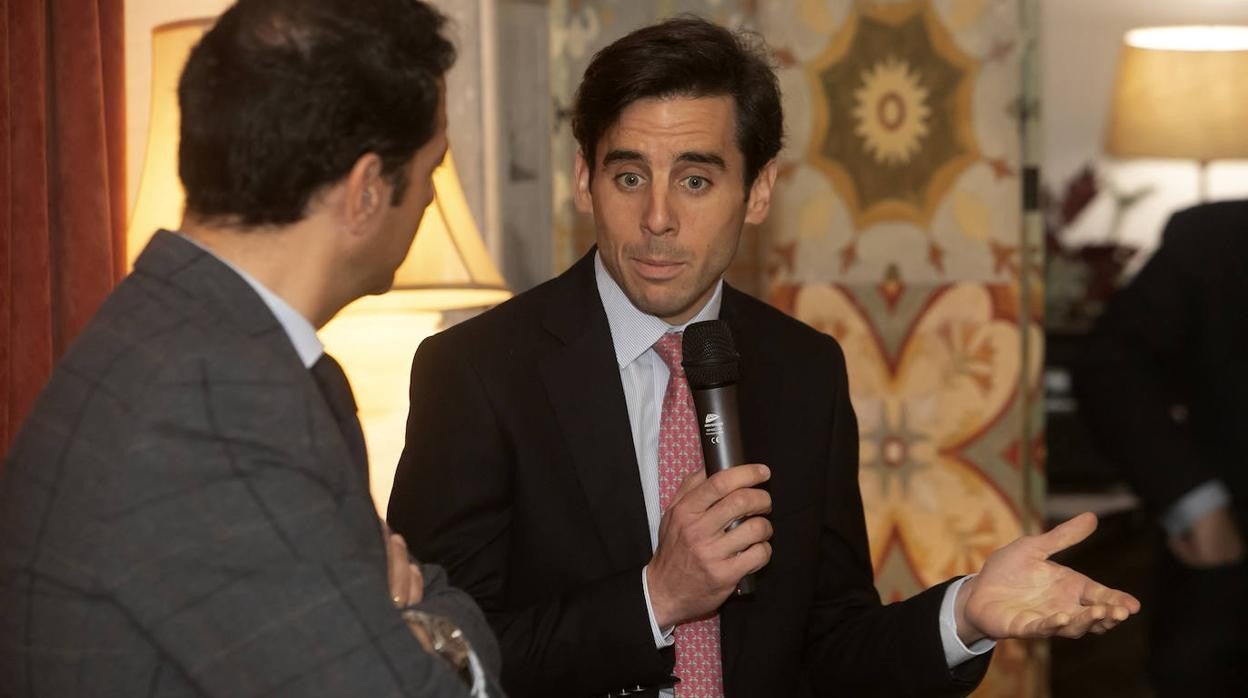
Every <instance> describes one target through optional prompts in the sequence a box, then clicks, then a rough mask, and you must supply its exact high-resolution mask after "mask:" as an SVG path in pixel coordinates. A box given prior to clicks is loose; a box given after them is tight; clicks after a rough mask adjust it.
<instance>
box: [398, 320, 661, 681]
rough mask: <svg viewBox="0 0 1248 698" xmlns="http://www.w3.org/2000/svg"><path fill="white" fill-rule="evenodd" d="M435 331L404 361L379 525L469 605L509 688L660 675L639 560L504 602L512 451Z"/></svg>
mask: <svg viewBox="0 0 1248 698" xmlns="http://www.w3.org/2000/svg"><path fill="white" fill-rule="evenodd" d="M446 337H447V335H445V334H444V335H438V336H435V337H431V338H430V339H428V340H426V341H425V342H423V343H422V344H421V346H420V348H419V349H418V350H417V352H416V356H415V359H414V360H413V363H412V383H411V412H410V414H409V418H408V425H407V443H406V446H405V448H404V451H403V455H402V458H401V459H400V461H399V466H398V470H397V472H396V474H395V482H394V489H393V491H392V493H391V496H390V505H389V510H388V514H387V517H388V519H389V523H390V527H391V528H392V529H394V530H395V531H397V532H398V533H401V534H402V535H403V536H404V538H406V539H407V541H408V544H409V546H410V547H411V549H412V551H413V554H414V555H416V556H417V557H418V558H420V559H422V560H426V561H430V562H435V563H437V564H440V565H443V566H444V567H446V569H447V572H448V573H449V574H450V578H451V581H452V583H454V584H455V585H456V586H458V587H460V588H462V589H464V590H465V591H467V592H468V593H469V594H471V595H472V597H473V598H474V599H475V600H476V601H477V603H479V604H480V605H481V608H482V610H484V611H485V613H486V616H487V618H488V619H489V622H490V625H491V626H492V627H493V629H494V632H495V633H496V635H497V636H498V640H499V644H500V646H501V649H502V656H503V683H504V685H506V686H507V687H508V690H509V691H511V692H512V693H513V694H514V695H550V694H552V693H553V694H556V695H589V694H595V693H599V694H601V693H605V692H607V691H610V690H616V689H619V688H621V687H623V686H626V685H628V686H634V685H638V684H642V685H645V684H657V683H660V682H662V681H663V680H664V679H665V678H666V677H667V676H669V675H670V673H671V660H670V658H669V657H670V653H665V652H661V651H659V650H658V649H656V648H655V646H654V639H653V635H652V633H651V630H650V623H649V616H648V613H647V609H646V606H645V598H644V595H643V592H642V586H641V568H640V567H638V568H636V569H630V570H626V571H623V572H620V573H618V574H615V575H612V576H609V577H606V578H602V579H598V580H594V581H593V582H590V583H587V584H583V585H580V586H577V587H574V588H572V589H571V590H568V591H565V592H563V593H558V594H554V593H552V595H551V596H550V597H549V599H547V600H546V601H544V602H542V603H539V604H535V605H531V606H526V607H517V606H515V605H513V604H509V603H508V599H507V581H508V580H507V575H508V571H509V570H513V571H514V570H517V569H523V568H524V565H525V564H526V561H517V560H512V559H510V557H509V555H510V553H509V546H508V531H509V527H510V526H511V524H512V518H513V517H512V506H513V503H514V499H515V498H514V496H513V488H514V486H515V485H514V473H513V471H514V468H515V465H514V464H515V455H514V454H513V453H512V445H511V444H510V443H509V440H508V439H507V437H506V435H505V434H504V433H503V430H502V428H501V423H502V422H501V420H500V419H499V417H498V416H497V415H496V414H495V412H494V406H493V404H492V403H491V401H490V399H489V397H488V396H487V393H486V391H485V388H484V385H483V382H482V380H481V378H480V377H479V375H478V374H477V373H476V372H475V371H474V369H473V367H472V366H471V365H470V363H469V361H468V360H467V358H466V357H465V355H464V353H463V351H462V350H459V349H457V347H456V346H455V345H454V343H453V342H448V341H446ZM513 573H514V572H513Z"/></svg>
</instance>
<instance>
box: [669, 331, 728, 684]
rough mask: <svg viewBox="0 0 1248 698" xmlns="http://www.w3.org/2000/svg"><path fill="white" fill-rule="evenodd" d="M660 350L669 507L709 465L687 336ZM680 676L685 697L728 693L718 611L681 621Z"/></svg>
mask: <svg viewBox="0 0 1248 698" xmlns="http://www.w3.org/2000/svg"><path fill="white" fill-rule="evenodd" d="M654 351H655V352H656V353H658V355H659V358H661V359H663V363H665V364H667V369H668V371H669V372H670V375H669V377H668V379H667V391H666V392H665V393H663V415H662V417H661V418H660V421H659V507H660V508H661V509H662V510H663V511H667V508H668V507H669V506H671V504H672V498H673V497H675V495H676V490H677V489H679V488H680V483H681V481H682V480H684V479H685V476H686V475H688V474H689V473H690V472H692V471H693V470H695V469H699V468H703V467H705V466H704V462H703V460H702V442H701V441H699V439H698V420H697V417H696V416H695V415H694V411H693V397H692V396H691V395H690V394H689V383H688V382H686V381H685V369H684V367H682V366H681V365H680V357H681V335H680V334H678V333H674V332H669V333H667V334H665V335H663V337H662V338H660V339H659V341H657V342H655V343H654ZM676 676H677V677H679V678H680V683H678V684H676V695H677V696H678V697H679V698H719V697H720V696H723V695H724V678H723V666H722V662H721V660H720V654H719V614H718V613H717V614H715V615H713V616H711V617H709V618H706V619H703V620H699V621H694V622H691V623H685V624H684V625H678V626H676Z"/></svg>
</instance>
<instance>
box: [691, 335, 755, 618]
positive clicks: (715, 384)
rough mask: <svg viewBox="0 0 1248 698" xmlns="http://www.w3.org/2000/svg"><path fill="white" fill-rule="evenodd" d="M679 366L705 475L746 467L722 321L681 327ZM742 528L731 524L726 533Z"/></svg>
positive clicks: (748, 590) (748, 579)
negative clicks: (689, 396)
mask: <svg viewBox="0 0 1248 698" xmlns="http://www.w3.org/2000/svg"><path fill="white" fill-rule="evenodd" d="M681 353H682V358H681V362H680V363H681V366H683V367H684V369H685V378H686V380H688V382H689V392H690V393H692V394H693V406H694V409H695V411H696V412H697V415H698V435H699V436H700V437H701V439H702V457H703V459H704V460H705V461H706V476H707V477H710V476H712V475H714V474H715V473H718V472H721V471H723V470H727V469H728V468H731V467H733V466H736V465H741V464H742V463H744V462H745V450H744V449H743V448H742V447H741V420H740V416H739V415H740V411H739V410H738V409H737V380H738V378H739V376H740V369H739V366H738V361H739V360H740V355H739V354H737V348H736V345H735V344H734V343H733V341H732V331H731V330H729V329H728V323H726V322H724V321H723V320H706V321H704V322H695V323H693V324H691V325H689V326H688V327H686V328H685V333H684V338H683V339H682V341H681ZM739 523H741V522H740V521H739V520H738V521H733V522H732V523H731V524H729V526H728V530H732V529H733V528H736V526H737V524H739ZM736 593H737V595H738V596H741V595H746V594H752V593H754V575H753V574H747V575H746V576H744V577H742V578H741V581H740V582H737V591H736Z"/></svg>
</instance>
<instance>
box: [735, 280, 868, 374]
mask: <svg viewBox="0 0 1248 698" xmlns="http://www.w3.org/2000/svg"><path fill="white" fill-rule="evenodd" d="M724 292H725V301H726V302H727V303H729V304H730V306H731V308H732V310H731V312H732V313H733V314H734V315H735V316H736V317H737V318H739V322H738V323H736V324H738V325H739V326H740V327H741V330H742V331H748V332H751V333H755V332H757V333H762V335H763V336H767V337H769V338H770V339H771V340H772V343H773V344H774V345H776V346H779V347H783V348H784V350H785V351H786V352H802V353H803V354H806V353H810V352H814V353H817V354H828V355H830V356H831V357H833V358H834V359H835V360H838V361H840V362H842V363H843V362H844V352H843V351H842V350H841V345H840V343H839V342H837V341H836V338H834V337H832V336H831V335H828V334H825V333H823V332H820V331H819V330H817V329H815V328H813V327H811V326H810V325H807V324H806V323H804V322H802V321H801V320H798V319H797V318H795V317H793V316H792V315H789V314H788V313H785V312H784V311H782V310H780V309H778V308H776V307H775V306H773V305H771V304H769V303H765V302H763V301H761V300H759V299H757V298H755V297H754V296H751V295H749V294H747V293H744V292H742V291H738V290H737V289H735V288H732V287H730V286H725V287H724Z"/></svg>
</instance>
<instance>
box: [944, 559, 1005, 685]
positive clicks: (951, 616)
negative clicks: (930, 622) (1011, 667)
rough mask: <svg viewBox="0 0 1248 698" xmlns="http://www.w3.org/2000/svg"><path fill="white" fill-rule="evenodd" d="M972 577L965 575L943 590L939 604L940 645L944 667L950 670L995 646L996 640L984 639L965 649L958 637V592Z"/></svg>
mask: <svg viewBox="0 0 1248 698" xmlns="http://www.w3.org/2000/svg"><path fill="white" fill-rule="evenodd" d="M974 576H975V575H973V574H971V575H967V576H965V577H963V578H961V579H959V580H958V581H956V582H954V583H953V584H950V585H949V587H948V588H947V589H945V598H944V600H943V601H941V602H940V644H941V646H942V647H944V649H945V666H947V667H949V668H950V669H952V668H954V667H955V666H957V665H959V664H961V663H962V662H965V661H967V660H968V659H974V658H975V657H978V656H979V655H981V654H984V653H985V652H988V651H989V650H991V649H992V648H993V647H996V646H997V641H996V640H993V639H991V638H984V639H982V640H980V641H978V642H974V643H971V646H970V647H967V646H966V645H964V644H962V638H960V637H958V619H957V613H955V609H956V608H957V600H958V590H959V589H961V588H962V584H963V583H964V582H966V580H968V579H970V578H971V577H974Z"/></svg>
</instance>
